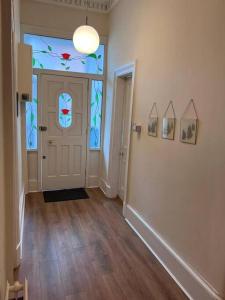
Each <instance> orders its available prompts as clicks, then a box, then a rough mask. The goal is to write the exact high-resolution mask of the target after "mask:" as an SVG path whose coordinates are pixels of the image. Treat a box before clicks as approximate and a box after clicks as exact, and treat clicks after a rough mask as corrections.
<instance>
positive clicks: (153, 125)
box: [148, 117, 158, 137]
mask: <svg viewBox="0 0 225 300" xmlns="http://www.w3.org/2000/svg"><path fill="white" fill-rule="evenodd" d="M157 131H158V117H150V118H149V122H148V135H150V136H154V137H157Z"/></svg>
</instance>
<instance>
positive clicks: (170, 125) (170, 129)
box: [162, 117, 176, 140]
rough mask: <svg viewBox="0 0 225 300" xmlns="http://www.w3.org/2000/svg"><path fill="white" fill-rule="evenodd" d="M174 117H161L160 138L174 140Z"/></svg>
mask: <svg viewBox="0 0 225 300" xmlns="http://www.w3.org/2000/svg"><path fill="white" fill-rule="evenodd" d="M175 120H176V119H175V118H167V117H164V118H163V125H162V138H163V139H168V140H174V135H175Z"/></svg>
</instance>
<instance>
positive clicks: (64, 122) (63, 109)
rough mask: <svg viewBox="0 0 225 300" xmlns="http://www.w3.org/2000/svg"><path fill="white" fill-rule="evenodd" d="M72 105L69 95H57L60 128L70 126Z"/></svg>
mask: <svg viewBox="0 0 225 300" xmlns="http://www.w3.org/2000/svg"><path fill="white" fill-rule="evenodd" d="M72 104H73V100H72V97H71V96H70V94H67V93H61V94H60V95H59V124H60V126H61V127H62V128H68V127H70V126H71V125H72Z"/></svg>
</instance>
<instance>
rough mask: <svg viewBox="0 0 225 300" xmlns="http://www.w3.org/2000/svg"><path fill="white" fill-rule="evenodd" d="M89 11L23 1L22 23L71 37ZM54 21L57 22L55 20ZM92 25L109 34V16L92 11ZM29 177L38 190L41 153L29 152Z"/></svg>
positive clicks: (95, 181)
mask: <svg viewBox="0 0 225 300" xmlns="http://www.w3.org/2000/svg"><path fill="white" fill-rule="evenodd" d="M85 16H86V11H85V10H77V9H70V8H67V7H63V6H62V7H59V6H57V5H49V4H43V3H38V2H35V1H28V0H22V1H21V23H22V25H24V26H25V27H30V28H31V29H32V27H35V29H33V30H35V32H36V33H39V34H46V35H48V34H49V32H51V34H53V35H55V36H59V37H60V36H62V37H65V36H66V37H68V38H69V37H71V38H72V33H73V32H74V30H75V28H77V27H78V26H79V25H81V24H83V23H84V22H85ZM52 20H54V22H52ZM88 20H89V24H91V25H92V26H94V27H95V28H96V29H97V30H98V32H99V34H100V36H102V37H104V36H107V35H108V16H107V15H106V14H100V13H95V12H88ZM99 158H100V152H99V151H89V153H88V168H87V186H88V187H93V186H99V168H100V166H99ZM28 180H29V191H37V190H38V154H37V152H35V151H32V152H28Z"/></svg>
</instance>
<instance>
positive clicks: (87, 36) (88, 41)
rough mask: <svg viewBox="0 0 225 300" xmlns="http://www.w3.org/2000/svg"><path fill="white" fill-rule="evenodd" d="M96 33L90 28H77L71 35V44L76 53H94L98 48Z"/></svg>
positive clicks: (85, 26)
mask: <svg viewBox="0 0 225 300" xmlns="http://www.w3.org/2000/svg"><path fill="white" fill-rule="evenodd" d="M99 42H100V39H99V35H98V32H97V31H96V30H95V29H94V28H93V27H91V26H88V25H83V26H80V27H78V28H77V29H76V30H75V32H74V34H73V44H74V47H75V49H76V50H77V51H78V52H81V53H84V54H91V53H94V52H95V51H96V50H97V49H98V47H99Z"/></svg>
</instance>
